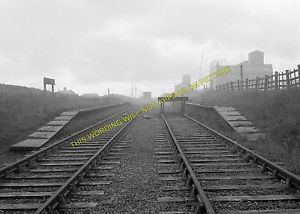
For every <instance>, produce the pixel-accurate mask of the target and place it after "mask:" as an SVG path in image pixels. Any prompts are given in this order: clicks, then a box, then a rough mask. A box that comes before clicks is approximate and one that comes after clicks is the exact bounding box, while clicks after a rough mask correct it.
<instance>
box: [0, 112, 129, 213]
mask: <svg viewBox="0 0 300 214" xmlns="http://www.w3.org/2000/svg"><path fill="white" fill-rule="evenodd" d="M124 112H126V110H124V111H122V112H119V113H117V114H114V115H112V116H110V117H108V118H106V119H105V120H103V121H101V122H99V123H97V124H95V125H92V126H90V127H88V128H86V129H84V130H81V131H79V132H77V133H75V134H73V135H71V136H69V137H67V138H65V139H63V140H60V141H58V142H56V143H54V144H53V145H50V146H48V147H46V148H43V149H41V150H39V151H37V152H35V153H33V154H29V155H28V156H27V157H25V158H23V159H21V160H19V161H17V162H15V163H12V164H10V165H8V166H6V167H4V168H2V169H1V170H0V176H1V181H0V213H36V214H37V213H57V212H59V213H62V212H66V213H67V212H70V213H74V212H75V210H77V209H82V208H84V209H88V208H93V207H95V206H96V205H97V202H96V201H95V200H96V199H97V197H99V196H101V195H103V191H102V190H101V186H103V185H109V184H110V182H111V181H110V180H109V177H110V176H112V175H111V174H109V173H107V172H108V170H110V169H111V168H112V167H113V165H114V164H118V158H119V156H120V155H122V150H123V149H125V148H126V147H127V145H128V143H129V141H127V140H126V139H123V136H124V135H123V134H124V132H125V130H126V127H127V126H128V125H129V123H130V122H127V123H123V124H122V125H121V126H119V127H116V128H114V129H112V130H110V131H109V132H106V133H104V134H102V135H100V136H99V137H98V138H95V139H93V140H91V141H87V142H85V143H82V144H80V145H78V146H76V147H72V146H70V142H71V141H73V140H75V139H77V138H78V137H80V136H82V135H84V134H87V133H88V132H90V131H91V130H94V129H95V128H97V127H99V126H100V125H104V124H106V123H107V122H109V121H112V120H113V119H114V120H115V119H116V118H118V119H120V118H121V115H122V114H123V113H124ZM93 199H94V201H93ZM58 210H59V211H58Z"/></svg>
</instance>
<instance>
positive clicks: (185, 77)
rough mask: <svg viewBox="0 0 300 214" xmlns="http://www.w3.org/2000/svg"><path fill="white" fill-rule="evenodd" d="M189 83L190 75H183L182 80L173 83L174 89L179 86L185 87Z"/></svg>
mask: <svg viewBox="0 0 300 214" xmlns="http://www.w3.org/2000/svg"><path fill="white" fill-rule="evenodd" d="M190 84H191V76H190V75H187V74H186V75H183V77H182V82H181V83H179V84H177V85H175V91H177V90H178V89H180V88H187V87H189V85H190Z"/></svg>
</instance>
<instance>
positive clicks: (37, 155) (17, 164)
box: [0, 108, 128, 178]
mask: <svg viewBox="0 0 300 214" xmlns="http://www.w3.org/2000/svg"><path fill="white" fill-rule="evenodd" d="M127 110H128V109H127V108H126V109H125V110H124V111H122V112H119V113H117V114H114V115H111V116H109V117H108V118H106V119H104V120H102V121H100V122H98V123H96V124H94V125H91V126H89V127H87V128H85V129H83V130H81V131H78V132H76V133H74V134H72V135H70V136H69V137H66V138H64V139H62V140H59V141H58V142H56V143H54V144H52V145H50V146H47V147H45V148H43V149H40V150H38V151H36V152H34V153H33V154H30V155H28V156H26V157H25V158H22V159H20V160H18V161H16V162H13V163H11V164H9V165H7V166H5V167H3V168H1V169H0V178H2V177H4V176H6V175H8V174H9V173H11V172H14V171H15V170H17V169H19V168H21V167H24V166H26V165H28V164H30V163H32V162H34V161H36V160H38V159H39V158H40V157H42V156H43V155H45V154H47V152H50V151H53V150H54V149H56V148H59V147H60V146H61V145H62V144H63V143H65V142H68V141H70V140H72V139H74V138H76V137H78V136H80V135H81V134H82V133H84V132H86V131H88V130H90V129H93V128H95V127H97V126H99V125H101V124H103V123H104V122H106V121H108V120H110V119H112V118H114V117H117V116H118V115H120V114H122V113H124V112H126V111H127Z"/></svg>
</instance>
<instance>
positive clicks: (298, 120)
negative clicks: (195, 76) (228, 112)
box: [191, 88, 300, 174]
mask: <svg viewBox="0 0 300 214" xmlns="http://www.w3.org/2000/svg"><path fill="white" fill-rule="evenodd" d="M191 99H192V100H193V102H200V103H202V104H206V105H219V106H232V107H235V108H236V109H238V110H239V111H240V112H241V113H242V114H243V115H244V116H245V117H246V118H247V119H249V120H251V121H252V122H253V123H254V124H255V125H256V126H257V128H259V129H260V130H261V131H262V132H264V133H266V135H267V137H266V140H265V141H260V142H257V143H255V144H254V143H251V144H249V143H247V144H246V145H247V146H248V147H250V148H253V149H255V150H257V151H258V152H259V153H261V154H263V155H264V156H267V157H272V158H276V159H279V160H282V161H284V163H285V165H286V166H288V167H289V169H290V170H292V171H294V172H296V173H297V174H299V173H300V89H299V88H295V89H291V90H289V91H288V90H280V91H268V92H263V91H259V92H255V91H253V92H247V93H221V94H220V93H217V92H208V93H205V94H202V95H201V96H200V97H197V98H196V97H194V98H191ZM210 117H214V118H216V117H217V116H210ZM204 122H205V120H204ZM212 123H214V124H212ZM220 124H222V123H220ZM220 124H219V123H218V122H214V121H211V122H210V124H209V125H210V126H215V127H218V128H219V129H220ZM221 126H223V125H221ZM221 129H223V130H224V128H222V127H221ZM244 143H245V142H244Z"/></svg>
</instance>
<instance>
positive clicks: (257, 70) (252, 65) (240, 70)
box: [210, 50, 273, 88]
mask: <svg viewBox="0 0 300 214" xmlns="http://www.w3.org/2000/svg"><path fill="white" fill-rule="evenodd" d="M224 66H229V67H230V72H229V73H227V74H225V75H224V76H221V77H218V78H217V79H215V80H213V81H212V82H211V83H210V86H211V87H212V88H215V86H216V85H221V84H225V83H227V82H230V81H237V80H240V81H244V80H246V79H255V78H256V77H264V76H265V75H272V74H273V67H272V64H265V63H264V53H263V52H262V51H259V50H255V51H252V52H250V53H249V54H248V61H243V62H241V63H239V64H237V65H220V64H219V63H218V62H214V63H212V64H211V67H210V71H211V72H214V71H216V70H218V69H222V68H223V67H224Z"/></svg>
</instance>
